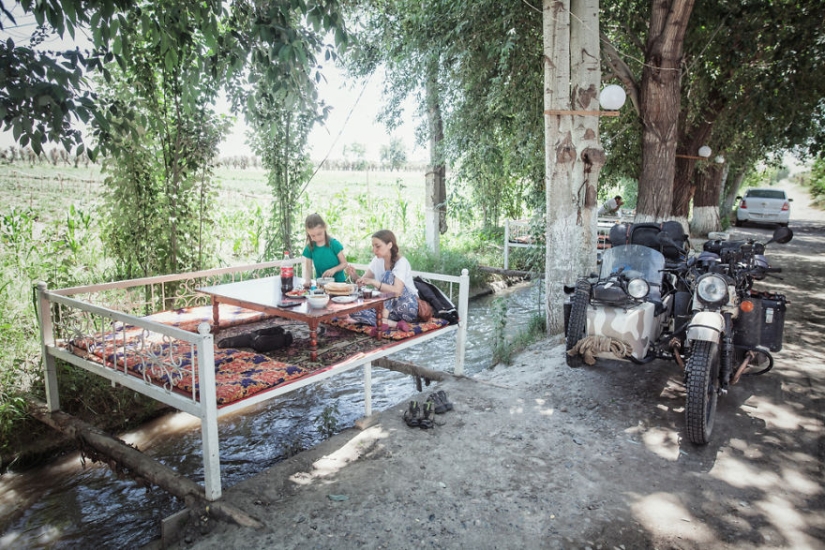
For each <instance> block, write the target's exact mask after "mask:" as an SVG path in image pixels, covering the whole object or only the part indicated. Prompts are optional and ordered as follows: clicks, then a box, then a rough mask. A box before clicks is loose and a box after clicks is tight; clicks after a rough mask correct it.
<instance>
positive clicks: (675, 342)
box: [669, 338, 685, 370]
mask: <svg viewBox="0 0 825 550" xmlns="http://www.w3.org/2000/svg"><path fill="white" fill-rule="evenodd" d="M669 345H670V351H671V352H672V353H673V358H674V359H675V360H676V364H677V365H679V367H680V368H681V369H682V370H685V362H684V361H682V355H681V354H680V353H679V352H680V351H682V341H681V340H679V339H678V338H673V339H671V341H670V343H669Z"/></svg>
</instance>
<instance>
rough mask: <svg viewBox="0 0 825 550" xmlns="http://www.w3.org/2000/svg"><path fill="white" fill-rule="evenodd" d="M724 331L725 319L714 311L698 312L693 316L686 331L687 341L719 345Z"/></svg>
mask: <svg viewBox="0 0 825 550" xmlns="http://www.w3.org/2000/svg"><path fill="white" fill-rule="evenodd" d="M724 329H725V318H724V317H722V314H721V313H717V312H716V311H700V312H699V313H697V314H696V315H694V316H693V319H691V321H690V325H689V326H688V329H687V339H688V340H704V341H707V342H716V343H717V344H718V343H719V338H720V336H721V335H722V331H723V330H724Z"/></svg>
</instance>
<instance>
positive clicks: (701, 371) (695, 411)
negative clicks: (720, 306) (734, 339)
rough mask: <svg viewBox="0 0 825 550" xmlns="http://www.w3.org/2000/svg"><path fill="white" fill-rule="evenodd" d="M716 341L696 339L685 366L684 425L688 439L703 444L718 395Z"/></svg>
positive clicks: (706, 439) (711, 428) (707, 439)
mask: <svg viewBox="0 0 825 550" xmlns="http://www.w3.org/2000/svg"><path fill="white" fill-rule="evenodd" d="M718 382H719V344H717V343H715V342H707V341H704V340H696V341H694V342H693V349H692V351H691V353H690V357H689V358H688V360H687V364H686V365H685V388H686V391H687V403H686V404H685V428H686V430H687V435H688V439H689V440H690V442H691V443H694V444H696V445H707V444H708V442H709V441H710V434H711V432H712V431H713V419H714V417H715V416H716V401H717V399H718V397H719V393H718V391H717V384H718Z"/></svg>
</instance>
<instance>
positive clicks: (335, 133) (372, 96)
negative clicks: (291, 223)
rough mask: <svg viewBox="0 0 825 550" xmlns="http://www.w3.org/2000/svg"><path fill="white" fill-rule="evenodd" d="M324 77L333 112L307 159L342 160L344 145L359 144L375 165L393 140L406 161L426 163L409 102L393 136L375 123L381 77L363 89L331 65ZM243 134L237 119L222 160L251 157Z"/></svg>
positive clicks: (312, 140)
mask: <svg viewBox="0 0 825 550" xmlns="http://www.w3.org/2000/svg"><path fill="white" fill-rule="evenodd" d="M323 74H324V77H325V78H326V82H324V81H323V80H322V81H321V83H320V84H319V95H320V97H321V99H322V100H324V101H325V102H326V103H327V104H328V105H330V106H331V107H332V111H331V112H330V115H329V118H328V119H327V121H326V124H325V125H324V126H320V125H318V126H316V127H315V129H314V130H313V131H312V133H311V134H310V137H309V144H310V148H311V152H310V155H311V156H312V158H313V159H314V160H321V159H323V158H324V157H326V156H327V154H329V158H331V159H335V158H343V148H344V146H345V145H348V144H352V143H361V144H363V145H364V146H365V147H366V150H367V159H368V160H376V161H377V160H379V155H380V151H381V146H382V145H388V144H389V142H390V139H391V138H392V137H394V136H397V137H399V138H401V139H402V140H403V142H404V144H405V146H406V148H407V158H408V160H419V159H421V160H426V158H427V152H426V147H422V146H416V145H415V124H416V122H415V121H414V120H413V112H414V111H415V105H414V104H413V102H412V101H408V102H407V103H406V104H405V108H404V121H403V123H402V125H401V126H399V127H398V128H396V129H395V130H394V131H393V132H392V133H390V132H388V131H387V129H386V128H385V127H384V125H383V124H381V123H378V122H376V120H375V119H376V116H377V115H378V112H379V110H380V108H381V106H382V105H383V101H384V100H383V97H382V91H381V84H380V82H381V75H380V74H376V75H374V76H373V77H372V78H371V79H370V80H369V81H368V82H367V84H366V87H364V84H363V82H352V83H348V82H347V81H346V79H345V78H344V75H343V74H342V72H341V71H340V70H339V69H338V68H337V67H335V66H334V65H325V66H324V68H323ZM362 89H363V94H362V93H361V91H362ZM359 96H360V99H359ZM218 109H219V110H220V111H221V112H227V113H228V107H227V106H226V104H225V103H224V102H221V103H220V104H219V105H218ZM350 111H352V114H350ZM348 116H349V118H348ZM245 132H246V125H245V124H244V123H243V116H239V117H238V120H236V123H235V126H234V127H233V129H232V134H231V135H230V136H229V138H228V139H227V140H225V141H224V142H223V143H222V144H221V146H220V150H221V156H234V155H249V154H251V153H250V151H249V147H248V146H247V145H246V137H245Z"/></svg>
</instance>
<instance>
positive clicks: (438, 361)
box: [0, 282, 543, 550]
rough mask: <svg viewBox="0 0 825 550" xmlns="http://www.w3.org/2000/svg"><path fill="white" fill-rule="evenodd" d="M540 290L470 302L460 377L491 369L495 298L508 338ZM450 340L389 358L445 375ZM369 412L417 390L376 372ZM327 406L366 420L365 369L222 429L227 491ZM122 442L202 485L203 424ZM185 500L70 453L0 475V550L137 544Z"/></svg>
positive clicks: (172, 425) (171, 419)
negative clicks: (502, 303) (503, 307)
mask: <svg viewBox="0 0 825 550" xmlns="http://www.w3.org/2000/svg"><path fill="white" fill-rule="evenodd" d="M542 296H543V289H540V288H539V285H538V284H537V283H536V282H533V283H524V284H521V285H518V286H515V287H513V288H511V289H509V290H507V291H504V292H502V293H498V294H496V295H495V296H493V295H490V296H482V297H479V298H476V299H473V300H471V301H470V308H469V316H468V317H469V320H468V337H467V354H466V365H465V371H466V374H468V375H473V374H476V373H478V372H480V371H481V370H483V369H485V368H487V367H489V366H490V365H491V363H492V359H491V358H492V346H493V334H494V327H493V323H494V316H493V315H492V308H491V305H492V302H493V300H494V299H495V298H497V297H503V298H504V299H505V300H506V303H507V316H506V319H507V325H506V328H505V334H506V335H508V336H509V337H512V335H513V334H515V333H516V332H517V331H519V330H521V329H523V328H525V325H526V323H527V321H528V320H529V319H530V317H531V316H532V315H533V314H534V313H536V312H537V311H539V310H542V311H543V306H542V305H541V303H542V301H543V300H542ZM454 354H455V340H454V339H453V338H438V339H436V340H433V341H432V342H431V343H429V344H428V345H427V346H420V347H417V348H412V349H409V350H405V351H404V352H402V353H399V354H396V355H393V356H392V357H393V358H397V359H401V360H404V361H410V362H412V363H415V364H418V365H421V366H426V367H429V368H433V369H436V370H451V369H452V362H453V359H454ZM372 388H373V408H374V410H385V409H387V408H389V407H392V406H395V405H397V404H398V403H401V402H403V401H405V400H406V399H407V398H408V397H409V396H411V395H412V394H414V393H415V392H416V386H415V382H414V379H413V378H412V377H410V376H408V375H404V374H401V373H398V372H393V371H388V370H385V369H380V368H378V369H373V383H372ZM330 406H334V407H336V408H337V412H335V413H334V416H335V418H336V419H337V422H338V426H339V427H348V426H352V425H353V423H354V422H355V421H356V420H357V419H358V418H360V417H361V416H362V415H363V411H364V402H363V370H362V369H355V370H353V371H350V372H348V373H344V374H341V375H340V376H336V377H332V378H331V379H328V380H325V381H322V382H318V383H317V384H311V385H309V386H307V387H306V388H302V389H300V390H298V391H295V392H293V393H290V394H287V395H286V396H284V398H282V399H279V400H278V401H276V402H268V403H264V404H261V405H259V406H256V407H254V408H251V409H245V410H243V411H242V412H239V413H237V414H235V415H232V416H230V417H228V418H226V419H223V420H222V421H221V424H220V428H219V429H220V442H221V445H220V458H221V473H222V484H223V486H224V488H225V489H226V488H228V487H231V486H232V485H234V484H236V483H238V482H240V481H242V480H244V479H248V478H250V477H252V476H254V475H255V474H257V473H259V472H262V471H264V470H266V469H267V468H268V467H270V466H272V465H273V464H275V463H277V462H279V461H280V460H283V459H284V458H285V457H286V456H288V455H289V454H290V453H292V452H294V450H295V449H300V448H308V447H311V446H313V445H315V444H317V443H318V442H319V440H320V438H321V437H322V436H321V435H320V434H319V431H318V421H317V420H316V419H318V418H319V417H320V416H321V415H322V414H323V413H324V411H325V409H327V408H328V407H330ZM120 437H121V438H122V439H123V440H124V441H126V442H127V443H130V444H132V445H135V446H136V447H137V448H139V449H141V450H142V451H144V452H145V453H147V454H148V455H150V456H152V457H154V458H155V459H157V460H159V461H160V462H162V463H164V464H166V465H167V466H170V467H171V468H173V469H175V470H176V471H178V472H180V473H182V474H183V475H185V476H187V477H190V478H191V479H194V480H196V481H198V482H202V479H203V470H202V468H203V464H202V461H201V447H200V426H199V424H198V422H197V420H196V419H195V418H193V417H191V416H189V415H187V414H185V413H174V414H170V415H167V416H164V417H162V418H160V419H158V420H156V421H154V422H151V423H149V424H147V425H145V426H143V427H141V428H140V429H139V430H137V431H135V432H130V433H127V434H121V436H120ZM182 507H183V504H182V503H181V502H180V501H178V500H176V499H175V498H174V497H172V496H170V495H169V494H168V493H166V492H164V491H162V490H160V489H157V488H155V489H153V490H150V489H146V488H141V487H138V486H137V485H136V484H135V483H134V482H133V481H131V480H128V479H127V480H121V479H117V477H116V476H115V475H114V474H113V473H112V471H111V470H109V468H108V467H106V466H102V465H100V464H91V463H88V462H87V463H85V464H83V463H82V462H81V459H80V456H79V455H78V454H77V453H72V454H70V455H67V456H65V457H62V458H61V459H59V460H57V461H55V462H53V463H51V464H49V465H47V466H43V467H39V468H36V469H33V470H28V471H25V472H19V473H15V472H8V473H6V474H4V475H3V476H2V477H0V526H2V528H3V531H2V534H0V548H91V547H95V548H97V549H99V550H103V549H107V548H113V549H114V548H117V549H119V548H139V547H141V546H143V545H145V544H147V543H149V542H151V541H152V540H155V539H157V538H159V537H160V520H161V519H163V518H165V517H168V516H170V515H172V514H174V513H175V512H177V511H179V510H180V509H182Z"/></svg>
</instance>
